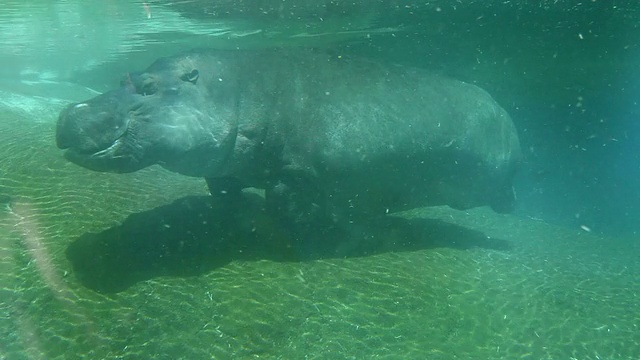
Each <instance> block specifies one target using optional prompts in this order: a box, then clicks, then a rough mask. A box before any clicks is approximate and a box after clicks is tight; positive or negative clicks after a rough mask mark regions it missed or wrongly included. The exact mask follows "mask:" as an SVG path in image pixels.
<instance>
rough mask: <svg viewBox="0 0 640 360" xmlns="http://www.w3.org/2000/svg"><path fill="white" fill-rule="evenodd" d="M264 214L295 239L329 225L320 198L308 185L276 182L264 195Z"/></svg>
mask: <svg viewBox="0 0 640 360" xmlns="http://www.w3.org/2000/svg"><path fill="white" fill-rule="evenodd" d="M265 199H266V206H267V210H268V211H269V213H270V214H272V215H274V216H276V217H277V218H279V219H280V221H281V222H282V224H283V225H284V226H286V227H287V228H288V229H289V230H291V231H292V232H293V233H294V234H295V235H296V236H298V235H301V234H308V233H309V232H313V233H316V234H317V233H318V230H320V231H322V229H326V228H327V226H330V225H331V224H332V220H331V216H330V215H329V213H330V212H329V211H328V209H327V208H326V201H325V199H324V197H323V194H322V193H321V192H320V191H318V190H317V188H315V187H314V186H310V184H301V183H300V182H282V181H278V182H277V183H275V184H273V186H271V187H268V188H267V189H266V191H265Z"/></svg>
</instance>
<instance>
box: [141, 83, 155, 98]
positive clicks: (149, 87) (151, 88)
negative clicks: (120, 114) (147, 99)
mask: <svg viewBox="0 0 640 360" xmlns="http://www.w3.org/2000/svg"><path fill="white" fill-rule="evenodd" d="M157 91H158V89H157V87H156V84H155V83H152V82H151V83H147V84H144V85H142V88H141V89H139V90H138V94H141V95H142V96H149V95H153V94H155V93H156V92H157Z"/></svg>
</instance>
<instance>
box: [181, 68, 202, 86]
mask: <svg viewBox="0 0 640 360" xmlns="http://www.w3.org/2000/svg"><path fill="white" fill-rule="evenodd" d="M199 76H200V72H199V71H198V70H192V71H191V72H190V73H187V74H183V75H182V76H180V80H182V81H188V82H190V83H192V84H194V85H195V83H196V81H198V77H199Z"/></svg>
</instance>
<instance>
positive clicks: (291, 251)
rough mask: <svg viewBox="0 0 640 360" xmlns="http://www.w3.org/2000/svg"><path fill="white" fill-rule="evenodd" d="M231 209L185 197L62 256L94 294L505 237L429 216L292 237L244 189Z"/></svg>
mask: <svg viewBox="0 0 640 360" xmlns="http://www.w3.org/2000/svg"><path fill="white" fill-rule="evenodd" d="M236 205H237V206H235V207H234V209H233V210H230V209H228V208H225V207H223V206H222V204H219V203H218V202H216V201H215V200H214V199H213V198H211V197H208V196H190V197H185V198H181V199H178V200H176V201H174V202H173V203H171V204H168V205H164V206H160V207H158V208H155V209H152V210H149V211H145V212H141V213H136V214H132V215H130V216H129V217H127V219H126V220H125V221H124V222H123V223H122V224H121V225H118V226H114V227H112V228H109V229H107V230H105V231H102V232H100V233H86V234H84V235H82V236H80V237H78V238H77V239H75V240H74V241H73V242H72V243H71V244H70V245H69V247H68V248H67V251H66V255H67V258H68V259H69V261H70V262H71V264H72V267H73V270H74V273H75V276H76V277H77V278H78V279H79V280H80V282H81V283H82V284H83V285H84V286H86V287H88V288H90V289H93V290H95V291H98V292H101V293H114V292H119V291H123V290H126V289H127V288H128V287H129V286H131V285H133V284H135V283H136V282H139V281H143V280H147V279H151V278H154V277H158V276H195V275H199V274H203V273H206V272H208V271H211V270H213V269H215V268H218V267H222V266H224V265H225V264H227V263H229V262H231V261H233V260H260V259H269V260H274V261H307V260H314V259H326V258H345V257H359V256H369V255H374V254H379V253H384V252H398V251H413V250H420V249H428V248H438V247H449V248H458V249H468V248H473V247H481V248H488V249H494V250H502V251H507V250H509V249H510V247H511V245H510V243H509V242H507V241H506V240H501V239H493V238H491V239H490V238H487V237H486V236H485V235H484V234H483V233H481V232H478V231H475V230H470V229H467V228H463V227H460V226H457V225H453V224H449V223H445V222H442V221H439V220H432V219H411V220H407V219H403V218H401V217H396V216H385V217H383V218H382V219H380V218H377V219H375V221H371V222H370V223H367V224H362V225H360V226H358V227H356V226H354V227H353V231H350V232H349V233H348V234H346V233H344V232H342V233H339V234H338V233H336V232H335V231H332V230H326V228H323V229H318V231H316V232H314V234H308V235H306V236H298V237H297V238H298V239H301V238H302V239H304V240H296V241H294V240H292V239H293V236H291V235H290V234H288V233H287V231H285V229H284V228H283V227H282V226H279V225H277V224H278V223H277V222H276V220H274V219H273V218H272V217H270V216H269V215H268V214H267V213H266V212H265V211H264V210H263V199H262V198H261V197H260V196H258V195H256V194H252V193H245V194H244V196H243V199H242V202H241V203H240V204H236Z"/></svg>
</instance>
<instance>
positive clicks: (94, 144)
mask: <svg viewBox="0 0 640 360" xmlns="http://www.w3.org/2000/svg"><path fill="white" fill-rule="evenodd" d="M128 130H129V121H128V120H127V121H126V123H125V124H124V126H121V127H120V128H119V129H118V130H117V131H116V132H115V133H112V134H111V135H110V136H109V138H110V139H109V141H108V142H107V141H105V140H107V139H104V138H103V139H100V140H97V139H91V138H90V137H87V138H85V139H78V140H80V141H76V142H71V141H66V140H67V139H64V140H60V141H58V147H59V148H60V149H62V150H65V152H64V157H65V158H66V159H67V160H69V161H70V162H72V163H75V164H77V165H80V166H82V167H85V168H87V169H90V170H94V171H103V172H133V171H136V170H138V168H139V167H138V166H136V165H134V164H136V163H137V161H136V160H135V159H136V158H135V156H134V155H135V154H131V153H129V152H128V151H126V149H129V148H131V146H127V144H128V143H129V141H127V137H128V134H129V131H128Z"/></svg>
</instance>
